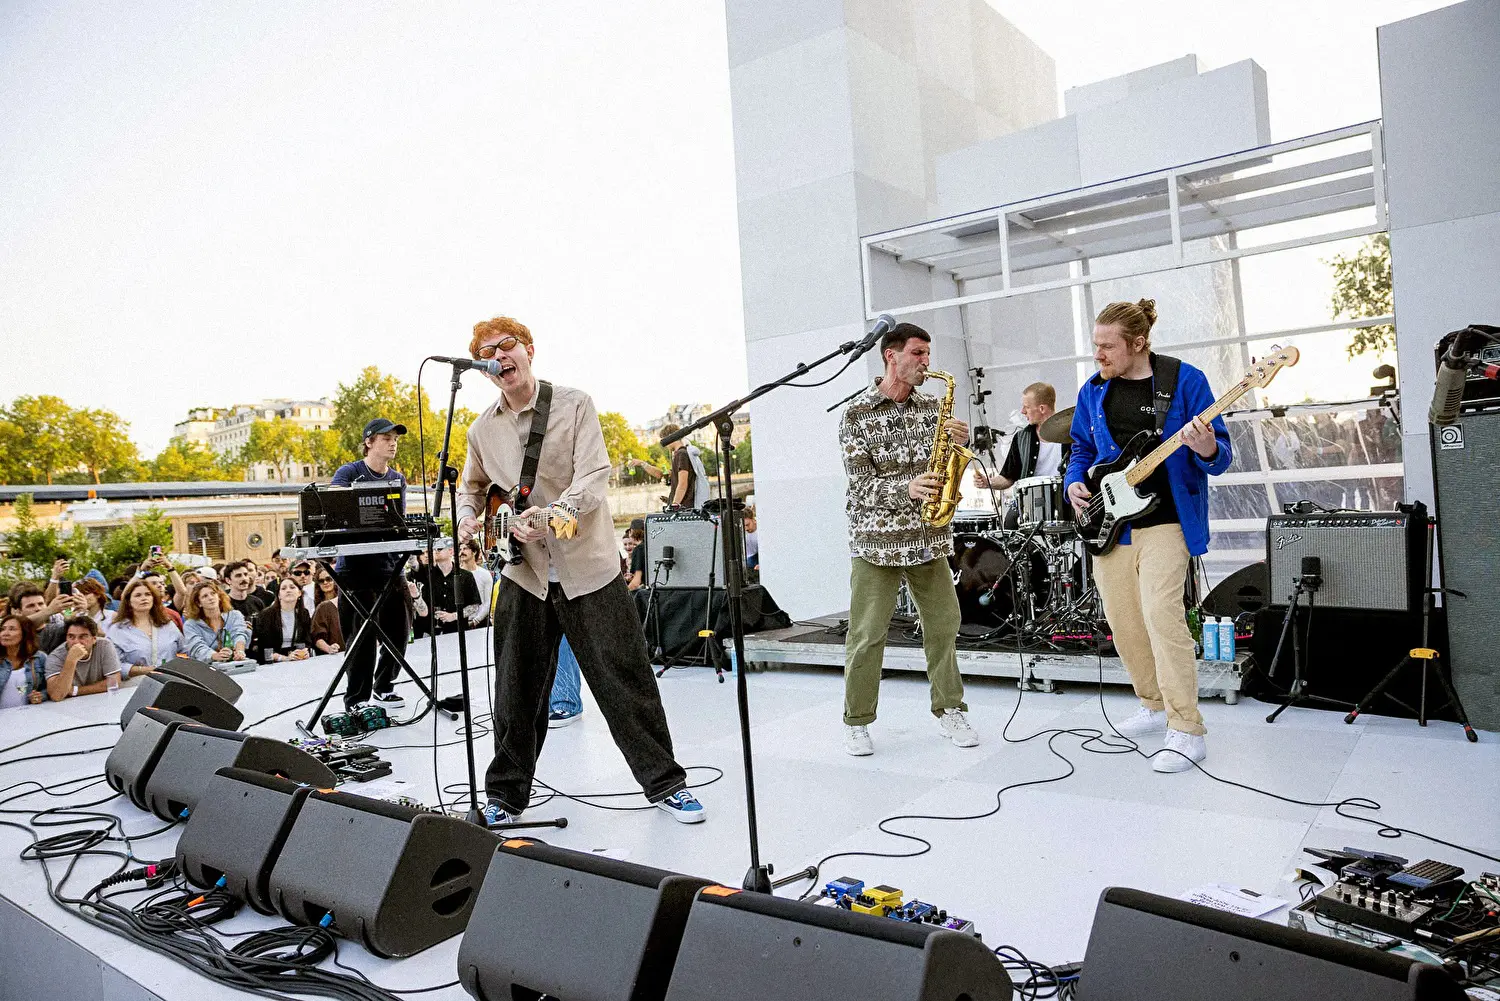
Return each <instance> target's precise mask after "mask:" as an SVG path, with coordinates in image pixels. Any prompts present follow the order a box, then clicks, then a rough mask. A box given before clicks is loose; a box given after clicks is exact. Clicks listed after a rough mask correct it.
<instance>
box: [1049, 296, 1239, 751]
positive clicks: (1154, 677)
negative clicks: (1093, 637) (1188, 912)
mask: <svg viewBox="0 0 1500 1001" xmlns="http://www.w3.org/2000/svg"><path fill="white" fill-rule="evenodd" d="M1155 323H1156V301H1155V300H1154V299H1142V300H1140V301H1139V302H1112V303H1110V304H1109V305H1108V306H1106V307H1104V310H1103V311H1102V312H1100V314H1099V317H1098V319H1097V320H1096V321H1095V324H1094V361H1095V363H1097V364H1098V366H1099V372H1098V374H1097V375H1095V376H1094V377H1093V378H1091V379H1089V380H1088V381H1087V382H1085V383H1084V384H1083V386H1082V387H1081V388H1080V389H1079V390H1078V406H1077V409H1076V410H1075V411H1074V412H1073V427H1072V435H1073V453H1072V456H1071V457H1070V459H1069V461H1068V472H1067V476H1066V478H1065V482H1066V484H1067V494H1068V500H1069V501H1070V502H1071V503H1072V505H1073V507H1074V509H1075V510H1076V511H1077V512H1078V518H1079V521H1080V522H1082V521H1083V520H1084V518H1085V514H1086V512H1087V509H1088V506H1089V499H1090V497H1092V494H1091V493H1090V491H1089V488H1088V486H1087V484H1086V483H1085V482H1084V481H1085V477H1086V474H1087V473H1088V470H1089V467H1090V466H1092V465H1094V464H1095V463H1096V462H1107V461H1109V460H1111V459H1113V458H1115V457H1116V456H1118V455H1119V454H1120V452H1121V446H1122V445H1123V444H1124V443H1125V442H1128V441H1129V440H1130V439H1131V438H1132V437H1133V436H1135V435H1136V434H1138V433H1139V432H1141V431H1146V430H1153V431H1155V432H1157V433H1158V434H1160V435H1162V436H1163V437H1167V436H1170V435H1172V434H1175V433H1176V432H1177V431H1178V430H1179V429H1181V430H1182V432H1183V436H1182V437H1183V444H1185V445H1186V446H1187V449H1186V450H1183V449H1178V450H1177V451H1176V452H1174V453H1173V454H1172V455H1171V456H1170V457H1169V458H1168V459H1167V460H1166V461H1165V462H1164V463H1162V465H1160V466H1159V467H1157V469H1156V470H1155V471H1154V472H1152V474H1151V475H1150V477H1148V478H1147V479H1146V480H1145V482H1144V483H1142V484H1141V486H1140V487H1139V490H1140V492H1141V493H1142V494H1146V493H1153V494H1155V495H1156V497H1157V498H1158V501H1159V503H1158V505H1157V506H1156V507H1155V508H1154V509H1153V510H1151V511H1149V512H1147V513H1146V514H1144V515H1142V516H1141V517H1139V518H1137V519H1134V520H1132V521H1131V522H1130V523H1129V524H1128V525H1127V526H1126V528H1125V533H1124V534H1123V535H1122V536H1121V538H1120V542H1119V544H1118V545H1116V546H1115V547H1114V548H1113V549H1111V550H1110V551H1109V552H1108V553H1106V554H1105V555H1103V556H1096V557H1094V580H1095V582H1096V583H1097V584H1098V587H1099V595H1100V597H1101V598H1102V599H1103V600H1104V616H1105V618H1106V619H1107V620H1108V621H1109V627H1110V629H1111V631H1112V632H1113V633H1114V642H1115V649H1116V651H1117V652H1118V653H1119V655H1120V659H1121V660H1122V661H1124V663H1125V669H1126V670H1127V671H1128V672H1129V673H1130V683H1131V685H1132V687H1134V689H1135V694H1136V697H1137V698H1139V699H1140V700H1141V706H1140V709H1138V710H1137V711H1136V713H1135V715H1133V716H1130V717H1128V718H1127V719H1125V720H1124V721H1123V722H1121V723H1120V724H1119V725H1117V726H1116V728H1115V729H1116V730H1118V731H1119V732H1120V733H1121V734H1123V735H1124V736H1127V737H1132V738H1135V737H1147V736H1150V735H1152V734H1155V733H1160V732H1162V731H1165V733H1166V740H1165V744H1164V745H1163V751H1162V752H1158V753H1155V754H1153V755H1152V767H1153V768H1154V769H1155V770H1156V771H1158V772H1181V771H1187V770H1188V769H1190V768H1192V767H1193V762H1195V761H1202V760H1203V759H1204V758H1205V757H1206V756H1207V754H1208V747H1207V743H1206V742H1205V740H1204V734H1205V733H1207V732H1208V731H1207V730H1206V729H1205V728H1204V726H1203V716H1202V715H1201V714H1200V713H1199V712H1198V662H1197V659H1196V657H1195V655H1194V651H1193V637H1192V634H1191V633H1190V632H1189V631H1188V627H1187V618H1186V615H1185V609H1184V607H1183V603H1182V590H1183V583H1184V582H1185V581H1186V580H1187V571H1188V563H1189V561H1190V559H1191V558H1192V557H1194V556H1201V555H1203V554H1204V553H1205V552H1207V551H1208V477H1209V476H1210V475H1213V476H1217V475H1218V474H1220V473H1222V472H1224V471H1225V470H1226V469H1228V468H1229V464H1230V462H1231V461H1233V453H1232V451H1231V450H1230V446H1229V432H1228V430H1227V429H1226V428H1225V426H1224V419H1223V418H1222V417H1215V418H1214V419H1213V422H1212V424H1211V425H1205V424H1204V423H1203V422H1202V421H1201V420H1200V419H1199V418H1198V417H1196V416H1193V415H1196V414H1201V413H1202V412H1203V411H1205V410H1207V409H1208V408H1209V407H1211V406H1212V405H1213V403H1214V396H1213V392H1212V391H1211V390H1210V389H1209V387H1208V378H1207V377H1206V376H1205V375H1204V374H1203V372H1202V371H1201V370H1200V369H1197V368H1195V367H1194V366H1192V365H1189V364H1188V363H1187V362H1184V361H1179V360H1178V359H1176V358H1171V357H1169V356H1167V355H1158V354H1154V353H1153V352H1152V351H1151V327H1152V326H1153V325H1154V324H1155ZM1174 384H1175V387H1174ZM1163 417H1164V420H1163V419H1162V418H1163Z"/></svg>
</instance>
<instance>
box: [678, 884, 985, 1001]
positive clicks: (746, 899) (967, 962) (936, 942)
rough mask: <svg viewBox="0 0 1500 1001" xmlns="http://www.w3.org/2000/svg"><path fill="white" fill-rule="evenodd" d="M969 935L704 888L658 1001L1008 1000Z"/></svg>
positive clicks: (720, 888) (765, 896)
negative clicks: (664, 997)
mask: <svg viewBox="0 0 1500 1001" xmlns="http://www.w3.org/2000/svg"><path fill="white" fill-rule="evenodd" d="M1011 992H1012V988H1011V982H1010V977H1009V976H1008V975H1007V974H1006V972H1005V968H1004V967H1002V966H1001V965H1000V961H999V960H998V959H996V958H995V955H994V953H992V952H991V951H990V950H989V949H988V948H986V946H985V945H984V943H983V942H981V941H979V939H978V938H976V937H975V936H973V935H966V934H961V933H959V932H955V931H948V930H947V929H945V928H939V927H937V926H935V925H927V924H913V923H910V922H906V921H896V920H894V919H892V918H883V917H875V916H873V915H869V914H856V913H853V912H850V911H846V910H843V909H842V908H838V907H825V906H819V905H817V904H810V903H804V902H802V901H798V900H788V899H786V898H784V897H775V896H771V895H770V894H764V893H747V892H745V891H742V890H734V889H730V888H728V887H724V886H709V887H705V888H704V889H703V890H701V891H700V892H699V894H698V897H697V899H695V900H694V901H693V908H692V910H691V911H690V912H689V913H688V923H687V929H686V931H685V932H684V933H683V936H682V948H681V949H679V950H678V953H677V967H676V969H675V970H673V971H672V983H671V985H670V986H669V987H668V989H667V1001H765V999H767V998H776V999H777V1001H801V999H807V1001H812V999H814V998H816V999H820V1001H821V999H825V998H844V997H857V998H859V1001H958V999H967V1001H1010V997H1011Z"/></svg>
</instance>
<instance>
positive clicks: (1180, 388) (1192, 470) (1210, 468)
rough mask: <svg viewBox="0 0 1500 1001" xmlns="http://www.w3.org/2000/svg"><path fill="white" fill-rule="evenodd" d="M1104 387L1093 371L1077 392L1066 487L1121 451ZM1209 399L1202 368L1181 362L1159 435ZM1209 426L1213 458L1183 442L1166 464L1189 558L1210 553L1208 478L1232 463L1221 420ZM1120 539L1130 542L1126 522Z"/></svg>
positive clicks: (1181, 422) (1177, 425)
mask: <svg viewBox="0 0 1500 1001" xmlns="http://www.w3.org/2000/svg"><path fill="white" fill-rule="evenodd" d="M1106 386H1107V384H1106V382H1105V380H1103V379H1101V378H1100V377H1099V375H1098V374H1097V373H1096V374H1095V375H1094V377H1093V378H1092V379H1089V380H1088V381H1087V382H1085V383H1084V384H1083V386H1082V387H1081V388H1080V389H1079V390H1078V408H1077V409H1076V410H1074V411H1073V453H1072V455H1071V456H1070V457H1069V459H1068V473H1067V476H1066V477H1065V478H1064V484H1063V485H1064V489H1066V488H1067V487H1068V486H1070V485H1072V484H1074V483H1081V482H1083V480H1084V474H1085V473H1087V472H1088V470H1089V467H1090V466H1092V465H1094V464H1095V463H1098V462H1108V461H1109V460H1111V459H1114V458H1116V457H1117V456H1119V454H1120V450H1121V449H1120V443H1117V442H1116V441H1115V440H1114V438H1113V437H1112V436H1111V435H1110V433H1109V427H1108V425H1107V424H1106V423H1105V419H1104V391H1105V389H1106ZM1213 402H1214V394H1213V390H1211V389H1209V388H1208V378H1207V377H1206V376H1205V375H1204V374H1203V371H1202V370H1201V369H1199V368H1196V367H1194V366H1192V365H1189V364H1188V363H1187V362H1183V363H1182V368H1181V370H1180V371H1179V372H1178V375H1177V392H1175V393H1174V394H1172V405H1171V406H1170V407H1168V408H1167V426H1166V427H1165V428H1164V429H1163V431H1162V434H1163V436H1165V437H1171V436H1172V435H1174V434H1176V433H1177V431H1178V430H1180V429H1181V428H1182V426H1183V425H1184V424H1186V423H1187V422H1188V421H1190V420H1192V419H1193V418H1194V417H1196V416H1197V415H1198V414H1200V413H1202V412H1203V411H1204V410H1207V409H1208V408H1209V407H1210V406H1212V405H1213ZM1213 429H1214V436H1215V437H1217V438H1218V439H1219V452H1218V454H1217V455H1215V456H1214V457H1213V458H1212V459H1204V458H1202V457H1201V456H1199V455H1198V453H1197V452H1194V451H1193V450H1192V449H1190V448H1188V447H1187V446H1185V445H1184V446H1183V447H1182V448H1179V449H1178V450H1177V451H1175V452H1173V453H1172V454H1171V456H1169V457H1168V458H1167V462H1166V467H1167V481H1168V482H1169V483H1170V484H1171V486H1172V500H1173V501H1174V502H1175V503H1176V504H1177V518H1178V521H1180V522H1181V523H1182V538H1183V540H1184V541H1185V542H1186V543H1187V548H1188V552H1189V553H1190V554H1192V555H1193V556H1202V555H1203V554H1204V553H1206V552H1208V477H1209V475H1210V474H1212V475H1214V476H1217V475H1219V474H1220V473H1222V472H1224V470H1226V469H1228V468H1229V464H1230V463H1231V462H1233V461H1234V452H1233V451H1232V450H1231V448H1230V445H1229V430H1228V428H1226V427H1225V426H1224V418H1222V417H1215V418H1214V421H1213ZM1120 542H1121V543H1129V542H1130V526H1129V525H1126V526H1125V531H1124V532H1123V533H1121V535H1120Z"/></svg>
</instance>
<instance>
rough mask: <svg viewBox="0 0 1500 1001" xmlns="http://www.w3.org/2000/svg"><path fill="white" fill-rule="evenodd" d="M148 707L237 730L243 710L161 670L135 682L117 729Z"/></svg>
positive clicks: (205, 723)
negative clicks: (132, 692) (133, 692)
mask: <svg viewBox="0 0 1500 1001" xmlns="http://www.w3.org/2000/svg"><path fill="white" fill-rule="evenodd" d="M236 687H238V686H236ZM148 706H149V707H151V708H153V709H166V710H167V711H169V712H174V713H176V714H177V715H179V716H186V717H187V718H188V719H190V720H192V721H193V722H195V723H202V724H203V725H205V726H213V727H218V728H219V729H221V730H238V729H239V727H240V724H241V723H243V722H245V714H244V713H242V712H240V711H239V710H238V709H236V708H235V707H234V706H232V705H230V704H229V703H228V702H226V701H224V700H223V699H222V698H220V697H219V696H217V695H215V694H214V693H213V692H211V691H209V690H208V689H206V688H203V687H202V686H200V685H196V684H194V683H193V682H191V681H184V680H183V679H181V678H179V677H176V676H174V675H170V674H163V673H162V672H160V671H152V672H151V673H150V674H143V675H141V678H140V680H139V681H137V682H136V683H135V694H133V695H131V697H130V701H129V702H127V703H125V711H124V712H122V713H121V714H120V729H121V730H123V729H125V728H126V727H127V726H128V725H129V724H130V718H131V717H132V716H134V715H135V714H136V713H137V712H138V711H139V710H141V709H145V708H147V707H148Z"/></svg>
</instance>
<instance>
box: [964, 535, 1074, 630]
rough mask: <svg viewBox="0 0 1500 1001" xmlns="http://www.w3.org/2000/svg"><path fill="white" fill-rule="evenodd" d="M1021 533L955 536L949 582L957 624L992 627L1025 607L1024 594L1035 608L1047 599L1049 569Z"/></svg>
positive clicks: (1008, 620)
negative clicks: (955, 596)
mask: <svg viewBox="0 0 1500 1001" xmlns="http://www.w3.org/2000/svg"><path fill="white" fill-rule="evenodd" d="M1026 535H1027V533H1025V532H1001V533H998V535H955V536H954V537H953V550H954V552H953V555H952V556H950V557H949V558H948V561H949V564H950V565H951V566H952V567H953V585H954V587H955V588H956V589H957V590H958V608H959V612H960V617H961V622H962V624H963V625H975V626H982V627H984V628H985V629H995V628H998V627H1000V626H1003V625H1006V624H1011V625H1014V622H1013V621H1012V619H1013V616H1014V615H1015V613H1016V610H1017V609H1025V608H1026V607H1027V601H1026V596H1027V594H1028V592H1029V593H1030V595H1031V596H1032V601H1033V602H1034V603H1035V604H1036V605H1037V606H1040V605H1041V604H1042V602H1044V601H1046V600H1047V592H1048V588H1049V587H1050V582H1051V572H1050V571H1049V570H1048V568H1047V557H1046V554H1045V553H1044V552H1043V551H1042V548H1041V547H1040V546H1038V545H1037V544H1036V543H1034V542H1031V541H1029V540H1028V539H1027V537H1026Z"/></svg>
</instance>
